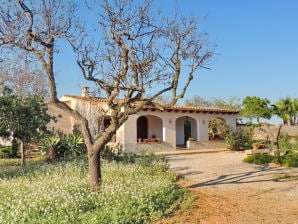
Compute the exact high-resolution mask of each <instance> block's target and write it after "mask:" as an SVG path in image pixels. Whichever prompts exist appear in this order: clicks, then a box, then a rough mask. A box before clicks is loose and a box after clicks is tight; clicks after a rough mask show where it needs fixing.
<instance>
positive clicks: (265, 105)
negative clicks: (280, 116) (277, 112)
mask: <svg viewBox="0 0 298 224" xmlns="http://www.w3.org/2000/svg"><path fill="white" fill-rule="evenodd" d="M242 105H243V108H242V111H241V113H240V115H241V116H243V117H247V118H249V119H250V120H251V119H252V118H256V119H257V122H258V123H259V122H260V118H266V119H270V118H271V116H272V110H271V108H270V101H269V100H268V99H266V98H264V99H262V98H260V97H256V96H252V97H251V96H247V97H245V98H244V99H243V101H242Z"/></svg>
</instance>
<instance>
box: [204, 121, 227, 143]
mask: <svg viewBox="0 0 298 224" xmlns="http://www.w3.org/2000/svg"><path fill="white" fill-rule="evenodd" d="M226 130H227V125H226V121H225V120H224V119H223V118H221V117H216V118H212V119H210V120H209V122H208V135H209V140H211V141H215V140H223V139H224V136H225V132H226Z"/></svg>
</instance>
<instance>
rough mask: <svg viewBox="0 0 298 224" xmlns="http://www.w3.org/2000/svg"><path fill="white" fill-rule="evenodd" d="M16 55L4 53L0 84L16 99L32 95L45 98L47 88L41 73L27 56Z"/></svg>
mask: <svg viewBox="0 0 298 224" xmlns="http://www.w3.org/2000/svg"><path fill="white" fill-rule="evenodd" d="M16 53H18V52H16ZM16 53H14V54H12V55H11V54H6V52H5V57H4V58H3V59H2V60H1V63H0V83H2V84H3V85H5V86H8V87H9V88H10V89H11V90H12V92H13V93H14V94H16V95H17V96H18V97H22V96H25V95H34V94H39V95H43V96H46V95H47V94H48V88H47V85H46V80H45V76H44V74H43V73H42V71H41V70H40V69H39V68H38V67H37V66H36V65H34V63H32V62H31V61H30V57H29V54H26V52H21V53H22V54H16ZM3 54H4V53H3ZM9 56H11V57H9Z"/></svg>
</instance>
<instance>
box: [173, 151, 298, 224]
mask: <svg viewBox="0 0 298 224" xmlns="http://www.w3.org/2000/svg"><path fill="white" fill-rule="evenodd" d="M245 156H246V155H245V154H244V153H241V152H234V153H223V152H222V153H206V154H193V155H178V156H169V157H168V158H169V161H170V168H171V170H173V171H175V172H176V173H179V174H181V175H182V176H184V177H185V178H186V179H187V180H189V182H188V186H187V187H188V188H189V189H192V190H197V191H200V192H201V193H203V194H204V195H208V197H209V199H210V198H212V197H213V198H214V200H215V201H214V200H213V202H212V200H209V199H208V203H207V206H208V207H210V209H211V211H210V210H208V211H207V213H208V214H209V215H207V216H206V217H204V218H201V219H200V220H201V221H200V222H199V223H221V224H222V223H229V224H231V223H282V224H283V223H289V224H292V223H293V224H294V223H298V168H285V167H274V166H260V165H252V164H246V163H243V162H242V160H243V158H245ZM212 203H214V205H212ZM204 206H206V205H204ZM205 210H206V208H205ZM204 212H206V211H204ZM189 223H191V222H189ZM194 223H197V222H194Z"/></svg>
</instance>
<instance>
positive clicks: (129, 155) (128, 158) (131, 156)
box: [122, 152, 137, 163]
mask: <svg viewBox="0 0 298 224" xmlns="http://www.w3.org/2000/svg"><path fill="white" fill-rule="evenodd" d="M136 158H137V154H135V153H133V152H125V153H123V156H122V162H123V163H135V162H136Z"/></svg>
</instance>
